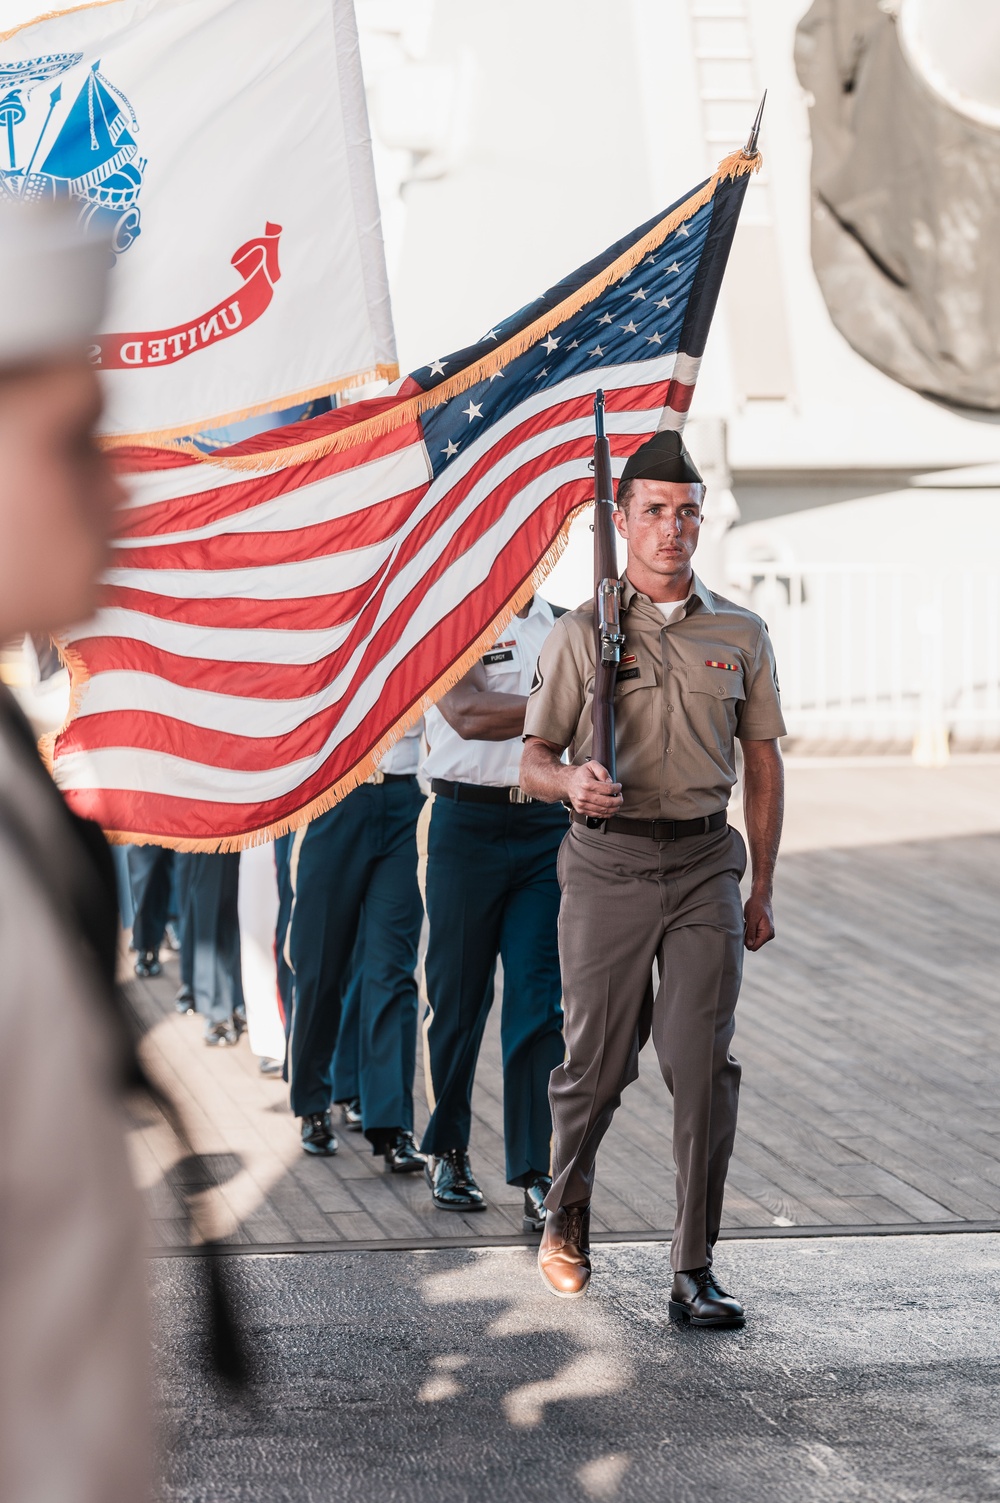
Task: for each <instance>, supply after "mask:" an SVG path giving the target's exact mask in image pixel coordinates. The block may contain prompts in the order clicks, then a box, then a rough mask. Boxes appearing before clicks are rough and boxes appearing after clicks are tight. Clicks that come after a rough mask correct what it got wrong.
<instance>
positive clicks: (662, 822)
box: [653, 819, 677, 840]
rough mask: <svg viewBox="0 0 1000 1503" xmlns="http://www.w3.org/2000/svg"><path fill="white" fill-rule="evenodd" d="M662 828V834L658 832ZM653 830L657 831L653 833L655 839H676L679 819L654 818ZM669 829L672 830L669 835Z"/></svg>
mask: <svg viewBox="0 0 1000 1503" xmlns="http://www.w3.org/2000/svg"><path fill="white" fill-rule="evenodd" d="M661 829H662V830H663V832H664V833H663V834H662V835H661V834H659V833H658V832H659V831H660V830H661ZM653 830H654V831H655V832H657V833H655V834H654V835H653V839H654V840H676V839H677V821H676V819H654V820H653ZM667 830H669V831H670V834H669V835H668V834H667V833H666V832H667Z"/></svg>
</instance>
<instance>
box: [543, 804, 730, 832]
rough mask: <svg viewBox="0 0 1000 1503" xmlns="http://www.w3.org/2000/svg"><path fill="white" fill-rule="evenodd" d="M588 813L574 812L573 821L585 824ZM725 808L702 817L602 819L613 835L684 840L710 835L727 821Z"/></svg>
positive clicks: (577, 823) (617, 817) (604, 826)
mask: <svg viewBox="0 0 1000 1503" xmlns="http://www.w3.org/2000/svg"><path fill="white" fill-rule="evenodd" d="M587 818H588V816H587V815H586V814H577V813H575V812H574V814H573V823H574V824H576V825H585V824H586V823H587ZM726 820H727V814H726V811H725V809H720V810H719V812H718V814H705V815H703V816H702V818H701V819H623V818H622V817H621V815H617V814H616V815H615V816H614V817H613V818H611V819H605V820H603V821H602V828H603V829H605V830H609V831H610V832H611V834H612V835H641V836H642V838H643V839H644V840H682V839H683V838H684V836H685V835H710V834H711V833H712V831H713V830H721V829H722V827H723V825H724V824H725V823H726Z"/></svg>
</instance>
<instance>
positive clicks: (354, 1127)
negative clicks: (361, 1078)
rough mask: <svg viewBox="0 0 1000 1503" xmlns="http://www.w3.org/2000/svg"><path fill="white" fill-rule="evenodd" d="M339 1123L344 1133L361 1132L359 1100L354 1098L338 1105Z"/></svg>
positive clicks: (356, 1097)
mask: <svg viewBox="0 0 1000 1503" xmlns="http://www.w3.org/2000/svg"><path fill="white" fill-rule="evenodd" d="M340 1121H341V1124H342V1126H343V1128H344V1131H345V1132H360V1131H361V1125H362V1124H361V1099H360V1097H358V1096H354V1097H353V1098H352V1099H351V1100H350V1101H342V1102H341V1103H340Z"/></svg>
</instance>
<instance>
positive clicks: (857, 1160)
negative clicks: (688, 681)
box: [130, 761, 1000, 1250]
mask: <svg viewBox="0 0 1000 1503" xmlns="http://www.w3.org/2000/svg"><path fill="white" fill-rule="evenodd" d="M776 911H777V916H778V923H779V938H778V940H777V941H776V942H775V943H774V944H773V945H771V946H769V947H768V949H767V950H765V951H763V952H762V953H761V954H760V955H759V956H757V957H748V959H747V967H746V980H745V983H744V989H743V994H742V997H741V1001H740V1009H739V1013H738V1023H739V1026H738V1031H737V1039H736V1045H735V1050H736V1053H737V1055H738V1056H739V1058H740V1059H741V1060H742V1062H743V1066H744V1077H743V1095H742V1103H741V1115H740V1135H739V1139H738V1142H737V1149H736V1155H735V1158H734V1160H733V1164H732V1169H731V1173H730V1178H729V1191H728V1197H727V1204H726V1217H725V1224H726V1226H727V1227H728V1228H731V1229H737V1228H771V1229H775V1228H778V1227H791V1226H802V1227H821V1226H831V1227H833V1226H838V1227H863V1226H872V1227H884V1226H888V1225H907V1224H912V1225H916V1224H926V1223H939V1224H941V1223H956V1222H980V1223H981V1222H995V1223H1000V1098H998V1090H997V1081H996V1060H997V1058H998V1057H1000V1007H998V1000H1000V963H998V962H1000V922H998V920H1000V765H997V764H995V763H991V762H986V761H978V762H975V763H971V764H967V765H962V766H954V765H953V766H952V767H950V768H948V769H943V770H940V771H921V770H918V769H915V768H912V767H907V766H905V765H904V766H894V765H880V766H874V767H796V768H794V769H792V770H791V771H790V777H789V822H788V839H787V842H786V850H785V854H784V856H783V858H782V862H781V866H780V878H779V883H778V894H777V901H776ZM175 987H176V968H175V964H174V963H173V962H171V963H170V964H169V965H168V968H167V975H166V976H165V977H164V978H163V979H161V980H158V981H155V982H145V983H140V982H133V983H131V986H130V995H131V997H132V1000H133V1005H134V1007H135V1009H136V1011H137V1013H138V1014H139V1016H140V1018H141V1019H142V1022H143V1025H144V1027H145V1028H146V1030H147V1034H146V1043H145V1049H146V1053H147V1058H148V1060H149V1064H150V1066H151V1068H152V1069H153V1070H154V1071H155V1072H156V1073H157V1075H158V1076H160V1077H161V1078H162V1079H163V1081H164V1082H165V1084H166V1085H168V1087H169V1088H170V1090H171V1091H172V1093H173V1095H174V1097H175V1099H176V1100H177V1102H178V1103H179V1105H180V1106H181V1108H182V1109H183V1111H184V1113H185V1115H186V1118H187V1121H188V1123H189V1125H190V1128H191V1132H192V1138H193V1142H194V1146H195V1150H196V1153H197V1155H198V1156H199V1157H198V1159H197V1160H196V1161H195V1162H193V1163H192V1162H187V1163H181V1164H177V1163H176V1162H174V1160H175V1159H176V1149H175V1148H174V1147H173V1146H172V1144H171V1140H170V1138H169V1136H168V1134H167V1133H166V1132H165V1130H164V1129H163V1127H162V1125H161V1124H158V1123H157V1122H156V1121H153V1120H150V1121H148V1122H143V1123H139V1122H137V1124H136V1127H135V1131H134V1132H133V1134H132V1139H133V1147H134V1153H135V1162H136V1166H137V1171H138V1173H139V1176H140V1179H141V1182H142V1183H143V1185H144V1187H145V1189H146V1193H147V1197H148V1202H149V1209H150V1214H151V1217H152V1225H153V1233H152V1235H153V1240H154V1242H155V1244H156V1245H157V1246H160V1247H172V1246H176V1245H177V1244H178V1243H179V1242H180V1240H181V1239H182V1236H183V1228H182V1216H181V1202H180V1199H179V1197H180V1196H181V1195H182V1194H184V1193H188V1194H190V1193H195V1194H199V1195H200V1196H201V1198H202V1200H203V1201H205V1202H207V1208H208V1210H209V1214H210V1217H211V1222H212V1225H213V1226H214V1228H215V1230H216V1232H217V1233H219V1234H221V1235H222V1236H224V1237H225V1238H227V1239H228V1240H230V1241H233V1242H236V1243H239V1244H246V1245H247V1246H248V1250H249V1247H250V1246H281V1245H289V1244H317V1243H324V1244H328V1245H346V1244H349V1243H358V1242H362V1243H371V1242H376V1243H382V1242H390V1243H391V1242H397V1243H405V1244H409V1245H412V1244H433V1243H434V1242H435V1241H436V1240H440V1239H452V1238H456V1237H457V1238H474V1239H476V1240H477V1241H482V1242H484V1243H487V1242H490V1241H496V1240H497V1239H499V1238H503V1239H506V1238H508V1237H511V1236H515V1235H519V1233H520V1194H519V1192H518V1191H517V1190H513V1189H510V1188H509V1187H508V1186H507V1185H506V1184H505V1183H504V1180H503V1168H502V1166H503V1151H502V1139H501V1089H500V1078H499V1044H498V1037H497V1028H496V1012H497V1009H494V1021H493V1025H492V1026H491V1028H490V1029H489V1031H488V1033H487V1037H486V1042H485V1045H484V1050H483V1057H482V1060H481V1064H480V1070H479V1076H478V1079H477V1084H476V1092H475V1097H474V1103H473V1105H474V1113H475V1119H474V1127H473V1136H472V1144H471V1156H472V1161H473V1165H474V1168H475V1169H476V1171H477V1173H478V1175H479V1178H480V1181H481V1183H482V1184H483V1188H484V1189H485V1191H486V1193H487V1196H488V1198H489V1202H490V1209H489V1211H487V1212H486V1213H485V1214H482V1215H475V1216H455V1215H447V1214H444V1213H442V1212H440V1211H437V1210H435V1209H434V1208H433V1206H432V1205H431V1203H430V1198H429V1195H428V1192H427V1189H426V1186H425V1185H424V1183H423V1181H422V1179H420V1178H405V1177H399V1176H394V1177H390V1176H387V1175H386V1174H384V1173H383V1172H382V1170H381V1161H380V1160H376V1159H375V1158H373V1157H372V1156H371V1153H370V1150H369V1149H368V1147H367V1145H366V1144H365V1143H364V1141H363V1140H362V1139H360V1138H359V1137H357V1136H354V1135H352V1134H342V1135H341V1150H340V1154H339V1155H338V1157H337V1158H335V1159H333V1160H317V1159H311V1158H307V1157H306V1156H305V1155H304V1154H302V1152H301V1151H300V1149H299V1147H298V1140H297V1133H296V1124H295V1122H294V1119H293V1118H292V1117H291V1115H290V1113H289V1111H288V1105H287V1093H286V1090H285V1087H284V1086H283V1085H282V1084H281V1083H280V1081H274V1080H271V1079H267V1078H264V1077H262V1076H260V1074H259V1073H258V1071H257V1068H256V1060H255V1059H254V1058H253V1056H252V1055H250V1053H249V1049H248V1047H247V1045H246V1044H245V1043H244V1044H243V1045H241V1047H240V1048H239V1049H237V1050H232V1051H226V1052H224V1053H222V1054H218V1053H216V1052H214V1051H209V1050H206V1049H205V1048H204V1047H203V1045H202V1043H201V1030H200V1024H199V1022H198V1021H197V1020H196V1019H194V1018H183V1017H177V1016H176V1015H175V1014H174V1012H173V1006H172V998H173V993H174V990H175ZM416 1097H417V1117H418V1128H419V1127H420V1126H422V1124H423V1122H424V1121H426V1107H425V1104H424V1100H423V1090H422V1074H421V1070H420V1068H419V1061H418V1070H417V1079H416ZM669 1122H670V1111H669V1098H668V1096H667V1093H666V1089H665V1087H664V1086H663V1084H662V1081H661V1080H660V1077H659V1073H658V1070H657V1066H656V1060H655V1056H654V1055H653V1053H652V1049H651V1048H647V1050H646V1051H645V1053H644V1055H643V1058H642V1068H641V1074H640V1079H639V1080H638V1081H637V1082H636V1084H635V1085H634V1086H632V1087H631V1088H630V1090H629V1091H628V1092H627V1093H626V1096H625V1099H624V1102H623V1105H622V1107H621V1109H620V1111H619V1112H618V1115H617V1117H616V1119H615V1122H614V1125H613V1127H612V1129H611V1132H610V1133H609V1134H608V1137H607V1138H606V1140H605V1143H604V1146H603V1148H602V1151H601V1156H600V1160H599V1165H598V1180H597V1188H596V1193H595V1200H594V1212H595V1218H594V1219H595V1230H596V1231H598V1232H603V1233H605V1234H618V1235H643V1234H648V1235H649V1236H651V1237H652V1236H662V1235H664V1234H665V1233H667V1232H668V1230H669V1228H670V1225H671V1222H672V1218H673V1183H672V1180H673V1176H672V1168H671V1163H670V1142H669ZM206 1186H208V1187H209V1188H205V1187H206Z"/></svg>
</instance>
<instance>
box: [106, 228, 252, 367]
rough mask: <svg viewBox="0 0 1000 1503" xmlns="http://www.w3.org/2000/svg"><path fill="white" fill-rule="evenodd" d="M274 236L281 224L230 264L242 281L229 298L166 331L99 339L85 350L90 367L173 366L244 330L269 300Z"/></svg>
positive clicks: (243, 251)
mask: <svg viewBox="0 0 1000 1503" xmlns="http://www.w3.org/2000/svg"><path fill="white" fill-rule="evenodd" d="M280 235H281V225H280V224H271V223H268V224H267V225H266V226H265V228H264V233H263V235H261V236H259V237H258V238H257V239H256V240H248V241H247V242H246V244H245V245H241V246H240V248H239V250H238V251H237V252H236V254H235V255H234V256H233V258H232V264H233V265H234V266H235V267H236V270H237V271H238V272H239V274H240V276H241V277H242V278H243V286H242V287H241V288H240V290H239V292H237V293H236V295H235V297H231V298H227V299H226V300H225V301H224V302H221V303H216V305H215V307H214V308H210V309H209V311H208V312H207V313H203V314H201V315H200V317H197V318H193V319H189V320H188V321H187V322H186V323H183V324H176V325H175V326H174V328H172V329H152V330H150V331H149V332H148V333H145V334H100V335H98V337H97V339H96V341H95V342H94V343H93V344H92V345H91V347H90V360H91V364H92V365H96V366H99V367H100V369H101V370H105V371H124V370H140V369H142V367H143V366H151V365H173V364H174V362H175V361H177V360H184V359H186V358H187V356H188V355H193V354H196V353H197V351H198V350H204V349H207V348H208V346H209V345H213V344H218V342H219V340H220V339H229V338H231V336H232V335H233V334H238V333H239V332H240V330H241V329H246V328H248V327H249V325H250V324H252V323H255V322H256V321H257V319H258V318H260V316H261V314H262V313H263V312H264V310H265V309H266V308H267V306H268V304H269V303H270V301H271V298H272V297H273V296H274V284H275V282H277V280H278V278H279V277H280V276H281V270H280V268H279V266H278V240H279V238H280Z"/></svg>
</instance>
